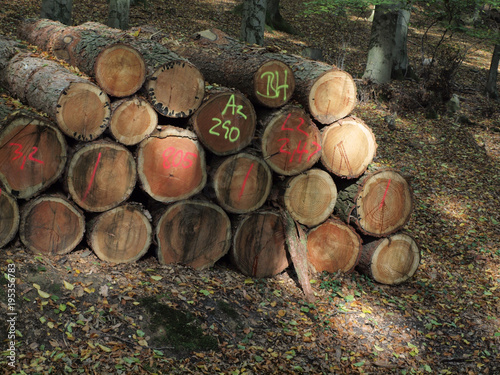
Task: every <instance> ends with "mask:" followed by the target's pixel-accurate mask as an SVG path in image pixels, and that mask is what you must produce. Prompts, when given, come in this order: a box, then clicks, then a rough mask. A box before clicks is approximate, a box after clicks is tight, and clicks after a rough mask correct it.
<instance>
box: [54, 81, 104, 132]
mask: <svg viewBox="0 0 500 375" xmlns="http://www.w3.org/2000/svg"><path fill="white" fill-rule="evenodd" d="M57 107H58V110H57V113H56V120H57V124H58V125H59V127H60V128H61V130H62V131H63V132H64V133H65V134H66V135H68V136H70V137H72V138H74V139H76V140H79V141H85V142H86V141H92V140H94V139H96V138H97V137H99V136H100V135H101V134H102V133H103V132H104V131H105V130H106V128H107V126H108V124H109V119H110V116H111V110H110V102H109V98H108V95H107V94H106V93H104V92H103V91H102V90H101V89H100V88H99V87H98V86H96V85H94V84H92V83H90V82H74V83H71V84H70V85H69V87H68V88H67V89H66V90H64V91H63V93H62V95H61V96H60V97H59V100H58V102H57Z"/></svg>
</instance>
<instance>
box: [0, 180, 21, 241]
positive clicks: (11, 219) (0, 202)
mask: <svg viewBox="0 0 500 375" xmlns="http://www.w3.org/2000/svg"><path fill="white" fill-rule="evenodd" d="M19 217H20V215H19V206H18V204H17V200H16V198H14V197H13V196H12V195H10V194H9V193H7V192H6V191H5V190H3V189H2V188H0V249H1V248H3V247H4V246H5V245H7V244H8V243H9V242H10V241H11V240H12V239H13V238H14V237H15V236H16V234H17V230H18V228H19Z"/></svg>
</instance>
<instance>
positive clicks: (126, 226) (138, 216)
mask: <svg viewBox="0 0 500 375" xmlns="http://www.w3.org/2000/svg"><path fill="white" fill-rule="evenodd" d="M148 216H150V215H149V213H147V212H146V211H144V209H143V208H142V207H141V206H140V205H139V204H135V203H126V204H123V205H121V206H118V207H116V208H113V209H111V210H109V211H106V212H104V213H102V214H100V215H99V216H98V217H96V218H95V219H94V220H92V221H90V222H89V223H88V225H87V242H88V244H89V246H90V248H91V249H92V250H93V251H94V253H95V254H96V255H97V256H98V257H99V259H102V260H104V261H107V262H111V263H131V262H135V261H136V260H138V259H139V258H141V257H142V256H143V255H144V254H145V253H146V252H147V251H148V249H149V246H150V245H151V239H152V232H153V230H152V226H151V223H150V221H149V219H148Z"/></svg>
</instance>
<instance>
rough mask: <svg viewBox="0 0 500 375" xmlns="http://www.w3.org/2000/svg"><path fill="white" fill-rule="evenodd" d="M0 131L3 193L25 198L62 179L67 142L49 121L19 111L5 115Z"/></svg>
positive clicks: (0, 169)
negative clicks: (5, 191) (4, 191)
mask: <svg viewBox="0 0 500 375" xmlns="http://www.w3.org/2000/svg"><path fill="white" fill-rule="evenodd" d="M0 129H1V130H2V132H1V133H0V181H2V183H3V185H4V188H5V190H7V191H8V192H9V193H11V194H12V195H14V196H15V197H17V198H21V199H28V198H31V197H33V196H35V195H36V194H37V193H39V192H40V191H42V190H44V189H45V188H47V187H48V186H50V185H52V183H54V182H55V181H56V180H57V179H58V178H59V177H60V176H61V174H62V172H63V170H64V166H65V165H66V158H67V155H66V141H65V139H64V136H63V135H62V134H61V132H60V131H59V130H58V129H57V128H56V127H55V126H53V125H52V124H51V123H50V122H49V121H47V120H46V119H43V118H42V117H39V116H36V115H34V114H30V113H28V112H25V111H20V112H15V113H13V114H11V115H10V116H8V117H7V118H6V119H5V121H3V123H2V124H1V126H0Z"/></svg>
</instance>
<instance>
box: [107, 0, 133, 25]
mask: <svg viewBox="0 0 500 375" xmlns="http://www.w3.org/2000/svg"><path fill="white" fill-rule="evenodd" d="M129 14H130V0H110V1H109V13H108V26H109V27H114V28H115V29H122V30H127V29H128V24H129Z"/></svg>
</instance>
